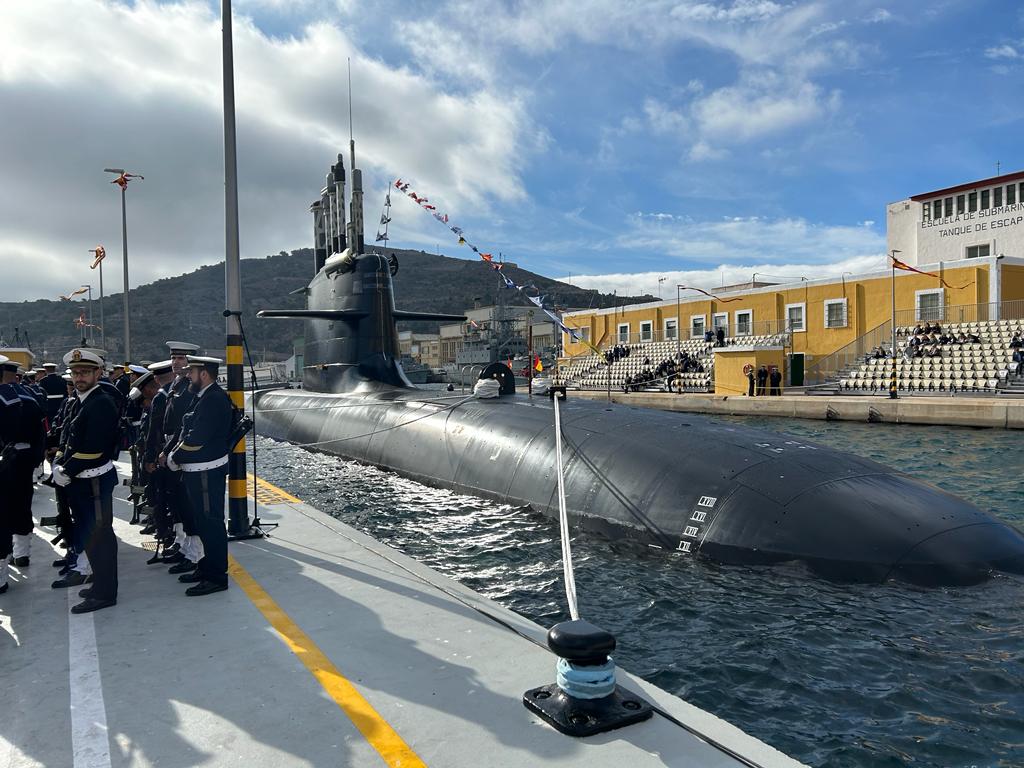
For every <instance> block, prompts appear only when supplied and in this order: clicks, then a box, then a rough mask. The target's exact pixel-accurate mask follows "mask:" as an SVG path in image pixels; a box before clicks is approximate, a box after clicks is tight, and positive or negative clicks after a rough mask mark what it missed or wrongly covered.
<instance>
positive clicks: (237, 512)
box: [225, 315, 249, 537]
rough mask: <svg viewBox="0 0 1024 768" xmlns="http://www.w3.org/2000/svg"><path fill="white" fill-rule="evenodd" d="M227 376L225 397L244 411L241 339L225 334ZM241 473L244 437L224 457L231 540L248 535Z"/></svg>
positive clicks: (233, 318) (231, 320)
mask: <svg viewBox="0 0 1024 768" xmlns="http://www.w3.org/2000/svg"><path fill="white" fill-rule="evenodd" d="M228 325H229V326H231V325H235V326H237V325H239V322H238V316H237V315H230V316H228ZM225 357H226V360H225V362H226V363H227V369H228V370H227V374H228V395H229V396H230V397H231V402H232V403H234V406H235V407H236V408H238V409H239V410H241V411H244V410H245V395H244V393H243V388H244V387H243V383H242V382H243V378H242V336H241V334H238V333H231V332H230V331H229V332H228V335H227V351H226V354H225ZM246 482H247V481H246V473H245V438H244V437H243V438H242V439H241V440H239V441H238V445H236V446H235V447H234V449H233V450H232V452H231V455H230V456H228V533H229V534H230V535H231V536H233V537H238V536H245V535H247V534H248V533H249V508H248V501H247V500H246V497H247V495H248V494H247V488H246Z"/></svg>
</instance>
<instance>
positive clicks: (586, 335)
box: [580, 325, 590, 341]
mask: <svg viewBox="0 0 1024 768" xmlns="http://www.w3.org/2000/svg"><path fill="white" fill-rule="evenodd" d="M580 338H581V339H583V341H590V326H589V325H588V326H587V327H586V328H580Z"/></svg>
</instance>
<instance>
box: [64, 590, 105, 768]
mask: <svg viewBox="0 0 1024 768" xmlns="http://www.w3.org/2000/svg"><path fill="white" fill-rule="evenodd" d="M67 595H68V607H69V608H70V607H71V605H72V604H74V603H75V602H76V601H77V597H78V590H77V589H75V588H72V589H69V590H67ZM72 595H74V596H72ZM68 661H69V671H70V677H71V686H70V687H71V754H72V757H73V759H74V768H110V742H109V740H108V738H107V708H106V706H105V705H104V703H103V685H102V681H101V679H100V659H99V651H98V649H97V648H96V625H95V623H94V622H93V614H91V613H86V614H82V615H81V616H75V615H74V614H71V613H69V614H68Z"/></svg>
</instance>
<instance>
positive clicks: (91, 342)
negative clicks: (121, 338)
mask: <svg viewBox="0 0 1024 768" xmlns="http://www.w3.org/2000/svg"><path fill="white" fill-rule="evenodd" d="M81 287H82V288H85V289H86V290H88V291H89V345H90V346H93V347H95V346H96V330H95V329H96V326H94V325H93V324H92V286H91V285H83V286H81ZM83 335H84V334H83Z"/></svg>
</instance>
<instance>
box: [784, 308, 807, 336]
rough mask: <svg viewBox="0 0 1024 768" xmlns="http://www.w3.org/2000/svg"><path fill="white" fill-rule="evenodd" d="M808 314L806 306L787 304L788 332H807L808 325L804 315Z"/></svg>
mask: <svg viewBox="0 0 1024 768" xmlns="http://www.w3.org/2000/svg"><path fill="white" fill-rule="evenodd" d="M806 312H807V305H806V304H803V303H801V304H787V305H786V330H787V331H789V332H790V333H799V332H800V331H806V330H807V324H806V322H805V321H804V314H805V313H806Z"/></svg>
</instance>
